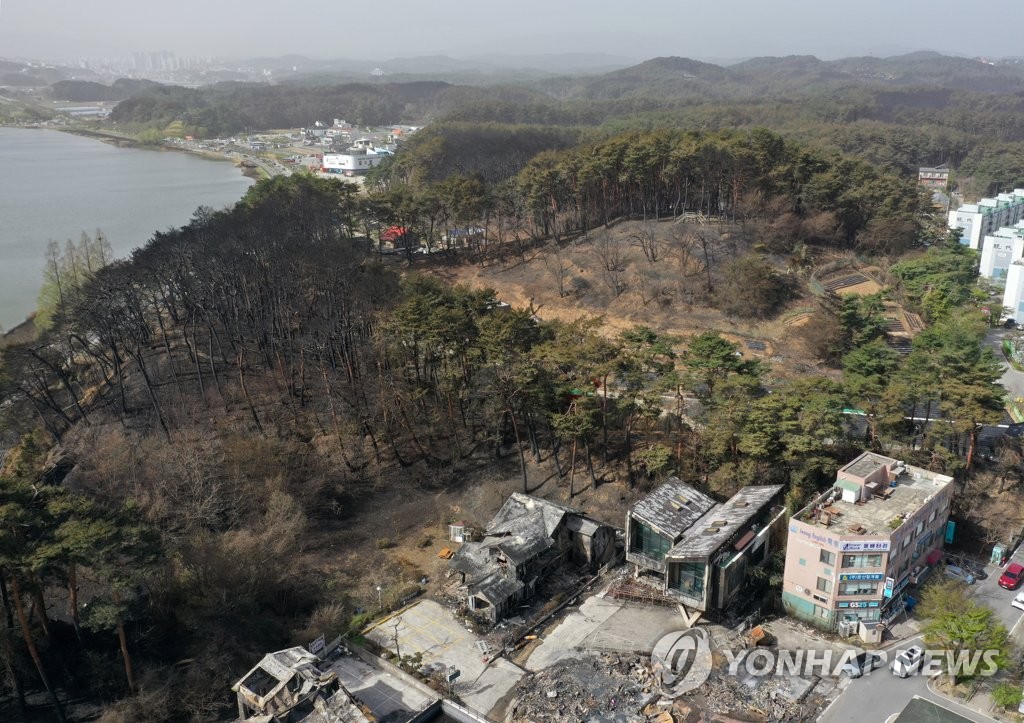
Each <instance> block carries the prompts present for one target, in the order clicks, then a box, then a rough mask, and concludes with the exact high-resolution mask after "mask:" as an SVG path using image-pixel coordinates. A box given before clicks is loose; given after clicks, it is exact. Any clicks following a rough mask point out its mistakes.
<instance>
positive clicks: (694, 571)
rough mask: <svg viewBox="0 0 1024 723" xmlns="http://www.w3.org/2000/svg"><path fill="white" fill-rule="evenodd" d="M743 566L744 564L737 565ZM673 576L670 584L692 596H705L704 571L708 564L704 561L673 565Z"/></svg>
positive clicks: (738, 566)
mask: <svg viewBox="0 0 1024 723" xmlns="http://www.w3.org/2000/svg"><path fill="white" fill-rule="evenodd" d="M735 567H737V568H742V565H735ZM672 568H673V570H672V578H674V579H671V580H670V581H669V585H670V586H671V587H672V588H673V589H675V590H678V591H679V592H681V593H684V594H685V595H689V596H690V597H696V598H702V597H704V571H705V569H706V566H705V565H704V563H703V562H683V563H679V564H678V565H672Z"/></svg>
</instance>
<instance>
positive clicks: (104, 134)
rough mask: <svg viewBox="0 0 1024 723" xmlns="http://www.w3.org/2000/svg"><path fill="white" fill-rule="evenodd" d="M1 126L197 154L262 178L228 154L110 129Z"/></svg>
mask: <svg viewBox="0 0 1024 723" xmlns="http://www.w3.org/2000/svg"><path fill="white" fill-rule="evenodd" d="M0 128H18V129H23V130H40V131H56V132H58V133H67V134H68V135H72V136H79V137H81V138H89V139H91V140H94V141H99V142H100V143H106V144H107V145H110V146H114V147H116V148H135V149H138V150H140V151H157V152H165V151H171V152H177V153H187V154H189V155H191V156H197V157H199V158H204V159H206V160H208V161H216V162H219V163H230V164H231V165H233V166H234V167H235V168H237V169H239V171H240V172H241V174H242V175H243V176H245V177H246V178H251V179H253V180H254V181H258V180H260V179H261V178H262V176H261V175H260V174H259V172H258V171H256V172H254V169H249V168H246V167H245V166H243V165H242V164H241V163H238V162H237V161H235V160H234V159H232V158H229V157H228V156H226V155H223V154H220V153H215V152H212V151H195V150H192V149H190V148H181V147H180V146H174V145H169V144H167V143H160V144H159V145H150V144H148V143H141V142H139V141H138V140H136V139H135V138H132V137H131V136H126V135H120V134H118V133H113V132H110V131H103V130H94V129H92V128H76V127H68V126H63V127H58V126H52V127H51V126H39V125H27V126H26V125H18V124H11V123H0Z"/></svg>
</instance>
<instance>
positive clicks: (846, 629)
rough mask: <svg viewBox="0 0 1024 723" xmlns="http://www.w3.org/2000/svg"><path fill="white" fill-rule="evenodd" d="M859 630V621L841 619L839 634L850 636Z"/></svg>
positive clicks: (844, 636) (845, 636)
mask: <svg viewBox="0 0 1024 723" xmlns="http://www.w3.org/2000/svg"><path fill="white" fill-rule="evenodd" d="M856 632H857V621H856V620H840V621H839V636H840V637H843V638H848V637H850V636H851V635H854V634H855V633H856Z"/></svg>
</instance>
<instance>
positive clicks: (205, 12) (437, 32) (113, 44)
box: [0, 0, 1024, 59]
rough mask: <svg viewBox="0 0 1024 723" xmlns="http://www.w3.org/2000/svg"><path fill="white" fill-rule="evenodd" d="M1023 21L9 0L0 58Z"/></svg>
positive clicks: (1003, 25) (849, 48)
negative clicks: (33, 53)
mask: <svg viewBox="0 0 1024 723" xmlns="http://www.w3.org/2000/svg"><path fill="white" fill-rule="evenodd" d="M1022 21H1024V2H1021V1H1020V0H1003V1H1002V2H986V3H983V4H981V5H978V6H971V4H970V3H967V2H964V1H963V0H956V2H954V1H953V0H857V1H856V2H849V1H846V2H841V1H840V0H701V2H696V1H695V0H633V1H632V2H610V1H609V0H511V1H505V2H495V1H494V0H474V1H473V2H469V1H468V0H384V1H382V2H379V3H373V2H363V3H359V4H355V3H352V2H346V0H304V1H302V2H294V3H292V2H287V1H285V2H281V1H280V0H275V1H274V2H270V1H268V0H175V1H174V2H155V0H0V56H5V55H7V56H13V55H27V54H28V53H29V51H32V50H35V51H36V54H37V56H38V57H51V58H52V57H54V56H55V54H57V53H60V54H61V55H66V56H67V57H75V56H80V55H83V54H89V55H104V54H108V55H115V54H119V53H120V54H128V53H130V52H131V51H134V50H170V51H172V52H175V53H177V54H179V55H217V56H234V57H253V56H267V55H271V56H274V55H283V54H286V53H299V54H303V55H308V56H311V57H318V58H373V59H386V58H390V57H395V56H401V55H415V54H427V53H430V54H434V53H439V54H446V55H452V56H455V57H466V56H471V55H475V54H482V53H514V54H529V53H555V52H602V53H608V54H611V55H617V56H630V57H636V58H648V57H653V56H656V55H681V56H689V57H698V58H723V59H724V58H744V57H751V56H756V55H789V54H805V53H807V54H813V55H817V56H818V57H820V58H824V59H829V58H836V57H843V56H849V55H858V54H876V55H889V54H896V53H901V52H909V51H913V50H938V51H940V52H947V53H953V54H965V55H972V56H973V55H981V56H986V57H1001V56H1010V55H1022V54H1024V47H1022V45H1021V41H1020V38H1021V28H1022V26H1024V22H1022Z"/></svg>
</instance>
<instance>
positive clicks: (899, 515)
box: [782, 452, 953, 634]
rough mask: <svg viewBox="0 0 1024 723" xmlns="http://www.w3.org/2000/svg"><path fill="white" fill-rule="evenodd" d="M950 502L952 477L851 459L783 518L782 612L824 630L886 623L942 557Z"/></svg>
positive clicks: (868, 455) (868, 456)
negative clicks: (818, 492)
mask: <svg viewBox="0 0 1024 723" xmlns="http://www.w3.org/2000/svg"><path fill="white" fill-rule="evenodd" d="M952 499H953V478H952V477H949V476H947V475H942V474H936V473H934V472H929V471H928V470H925V469H921V468H919V467H912V466H910V465H907V464H904V463H903V462H901V461H898V460H895V459H892V458H891V457H883V456H882V455H880V454H875V453H873V452H865V453H864V454H862V455H860V456H859V457H857V458H856V459H855V460H853V461H852V462H850V463H849V464H847V465H846V466H845V467H843V468H842V469H840V470H839V472H838V473H837V475H836V482H835V484H834V485H833V486H832V488H831V489H829V490H828V491H826V492H825V493H824V494H822V495H820V496H818V497H817V498H815V499H814V500H813V501H812V502H811V503H810V504H809V505H807V506H806V507H805V508H804V509H802V510H800V511H799V512H798V513H796V514H795V515H794V516H793V517H792V518H791V519H790V521H789V534H788V539H787V543H786V569H785V573H784V575H783V586H782V603H783V606H784V607H785V609H786V611H787V612H788V613H789V614H790V615H793V616H794V617H798V618H801V619H803V620H805V621H807V622H810V623H812V624H814V625H816V626H818V627H820V628H823V629H826V630H835V629H843V628H847V627H849V626H851V625H852V626H858V625H859V623H861V622H868V623H870V622H873V621H879V620H884V619H886V617H887V615H888V613H889V612H890V610H893V609H895V608H894V605H895V604H896V603H897V601H899V600H900V599H901V596H902V594H903V590H904V588H906V586H907V585H909V584H910V583H911V582H916V580H917V579H919V578H920V577H922V576H923V573H924V571H925V570H926V568H927V567H928V566H931V565H935V564H936V563H937V562H939V561H940V560H941V559H942V545H943V542H944V539H945V528H946V521H947V520H948V518H949V509H950V505H951V502H952ZM856 629H857V628H856V627H855V628H854V630H853V631H854V632H855V631H856ZM861 632H862V634H863V631H861Z"/></svg>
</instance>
